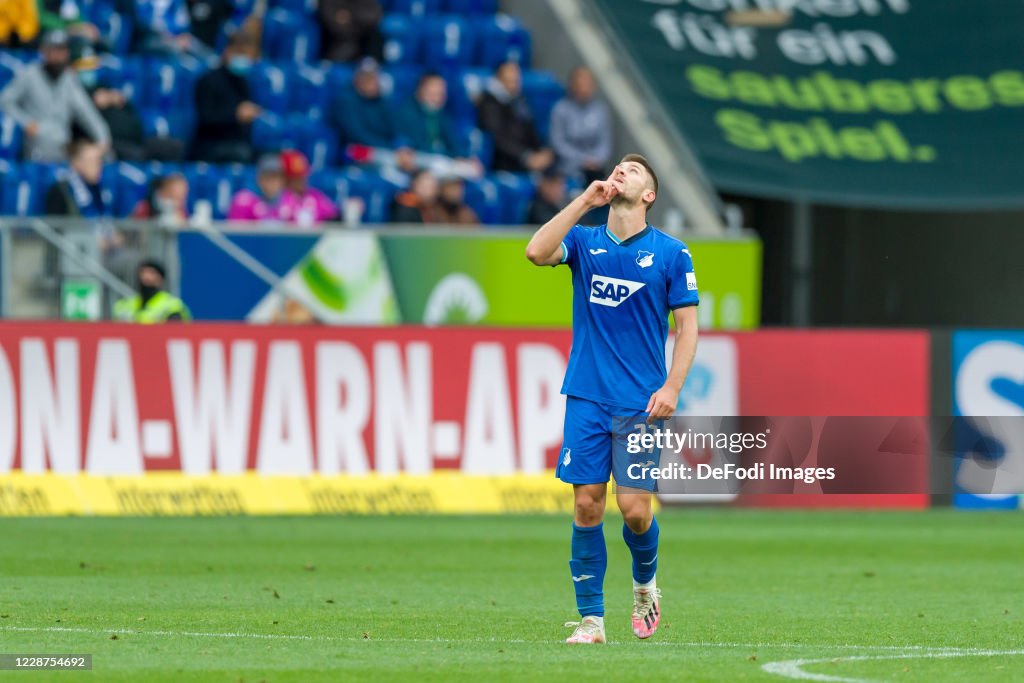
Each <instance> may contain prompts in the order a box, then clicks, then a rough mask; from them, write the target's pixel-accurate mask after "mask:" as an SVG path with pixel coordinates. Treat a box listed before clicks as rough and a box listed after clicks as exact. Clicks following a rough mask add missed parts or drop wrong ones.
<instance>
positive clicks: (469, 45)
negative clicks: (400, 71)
mask: <svg viewBox="0 0 1024 683" xmlns="http://www.w3.org/2000/svg"><path fill="white" fill-rule="evenodd" d="M425 23H426V28H425V31H424V42H423V62H424V64H426V66H427V67H428V68H431V69H435V70H438V69H445V68H451V67H458V66H464V65H468V64H469V63H470V61H471V60H472V58H473V51H474V50H473V48H474V47H475V44H476V36H475V34H474V32H473V31H472V30H471V28H470V24H469V23H467V22H466V21H465V20H464V19H461V18H459V17H457V16H455V15H446V16H440V17H430V18H429V19H427V20H426V22H425Z"/></svg>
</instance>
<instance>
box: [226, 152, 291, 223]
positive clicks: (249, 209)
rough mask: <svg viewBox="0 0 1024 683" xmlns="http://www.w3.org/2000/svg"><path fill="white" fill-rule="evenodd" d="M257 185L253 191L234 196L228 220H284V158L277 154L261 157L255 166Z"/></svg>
mask: <svg viewBox="0 0 1024 683" xmlns="http://www.w3.org/2000/svg"><path fill="white" fill-rule="evenodd" d="M256 187H257V188H259V191H258V192H253V191H252V190H239V191H238V192H237V193H235V196H234V197H232V199H231V207H230V208H229V209H228V220H229V221H285V220H287V219H286V218H285V217H284V214H283V212H282V209H283V208H284V202H283V199H284V168H283V167H282V165H281V158H280V156H279V155H277V154H275V155H273V156H265V157H263V158H262V159H260V162H259V164H258V165H257V167H256Z"/></svg>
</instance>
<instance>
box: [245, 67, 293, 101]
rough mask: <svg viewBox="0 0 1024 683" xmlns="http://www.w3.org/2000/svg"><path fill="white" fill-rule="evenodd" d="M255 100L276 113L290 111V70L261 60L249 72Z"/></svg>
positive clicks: (250, 87) (250, 85) (251, 89)
mask: <svg viewBox="0 0 1024 683" xmlns="http://www.w3.org/2000/svg"><path fill="white" fill-rule="evenodd" d="M249 89H250V92H251V94H252V99H253V101H254V102H255V103H256V104H258V105H260V106H261V107H263V108H264V109H266V110H267V111H269V112H273V113H274V114H284V113H285V112H287V111H288V97H289V95H288V71H287V70H286V69H283V68H281V67H280V66H277V65H275V64H270V63H268V62H259V63H257V64H256V65H254V66H253V68H252V71H250V72H249Z"/></svg>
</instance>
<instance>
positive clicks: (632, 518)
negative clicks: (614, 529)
mask: <svg viewBox="0 0 1024 683" xmlns="http://www.w3.org/2000/svg"><path fill="white" fill-rule="evenodd" d="M619 509H620V510H621V511H622V521H624V522H625V523H626V526H628V527H629V528H630V530H631V531H632V532H633V533H635V534H642V533H644V532H646V531H647V529H649V528H650V526H651V518H652V515H651V507H650V506H649V505H645V504H642V503H640V502H639V501H636V502H634V503H632V504H627V505H622V504H621V503H620V505H619Z"/></svg>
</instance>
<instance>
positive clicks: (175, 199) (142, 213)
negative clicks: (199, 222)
mask: <svg viewBox="0 0 1024 683" xmlns="http://www.w3.org/2000/svg"><path fill="white" fill-rule="evenodd" d="M132 218H136V219H139V220H149V219H152V220H156V221H157V222H158V223H159V224H160V225H163V226H168V227H176V228H180V227H183V226H185V225H187V224H188V179H187V178H186V177H185V176H183V175H182V174H180V173H169V174H167V175H164V176H160V177H159V178H157V179H156V180H154V181H153V184H152V187H151V189H150V193H149V197H147V198H146V199H143V200H141V201H140V202H139V203H138V204H137V205H136V206H135V211H133V212H132Z"/></svg>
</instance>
